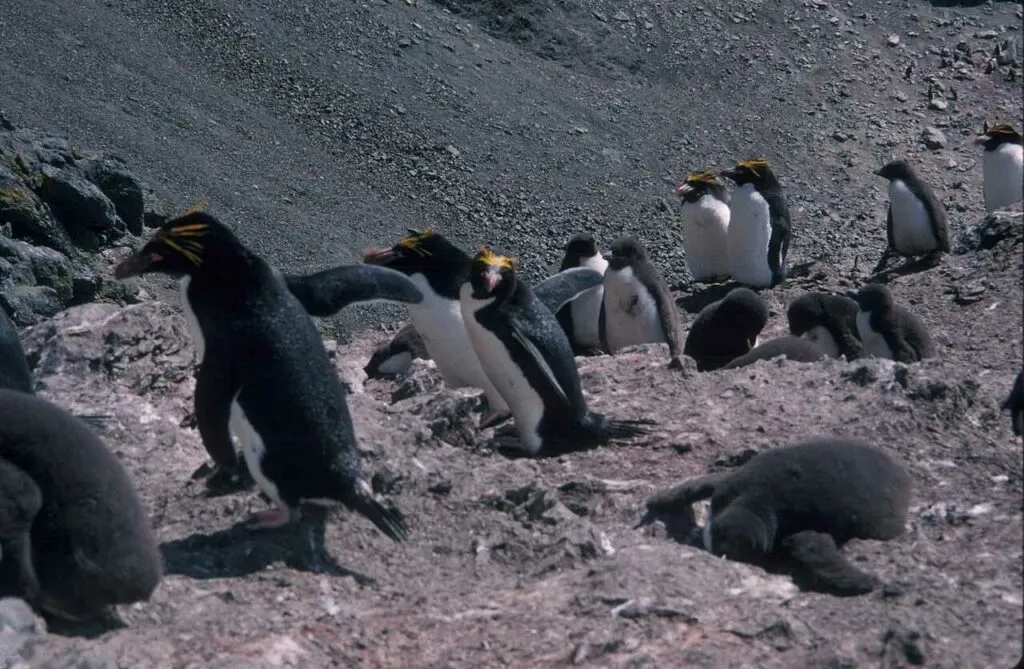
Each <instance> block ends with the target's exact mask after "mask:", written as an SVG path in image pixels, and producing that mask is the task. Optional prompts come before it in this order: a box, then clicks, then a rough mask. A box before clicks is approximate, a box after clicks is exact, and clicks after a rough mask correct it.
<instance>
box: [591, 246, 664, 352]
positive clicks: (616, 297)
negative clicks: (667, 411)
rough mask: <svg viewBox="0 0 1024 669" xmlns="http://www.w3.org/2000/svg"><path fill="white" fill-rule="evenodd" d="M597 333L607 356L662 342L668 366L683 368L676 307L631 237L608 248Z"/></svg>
mask: <svg viewBox="0 0 1024 669" xmlns="http://www.w3.org/2000/svg"><path fill="white" fill-rule="evenodd" d="M599 331H600V333H601V345H602V347H603V348H604V350H606V351H607V352H608V353H610V354H613V355H614V354H615V352H616V351H618V350H619V349H621V348H625V347H626V346H633V345H635V344H657V343H662V342H664V343H666V344H668V351H669V356H670V362H669V365H670V366H671V367H673V368H681V367H682V360H681V359H680V356H681V355H682V354H683V347H682V326H681V325H680V324H679V308H678V307H676V303H675V300H673V299H672V293H671V292H670V291H669V289H668V285H666V284H665V280H664V279H663V278H662V276H661V272H659V271H658V268H657V267H655V266H654V263H652V262H651V260H650V258H648V257H647V250H646V249H645V248H644V246H643V244H641V243H640V240H638V239H637V238H636V237H632V236H625V237H620V238H619V239H617V240H616V241H615V243H614V244H612V247H611V259H610V260H609V261H608V269H607V270H605V273H604V299H603V301H602V303H601V315H600V321H599Z"/></svg>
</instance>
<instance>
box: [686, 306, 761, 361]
mask: <svg viewBox="0 0 1024 669" xmlns="http://www.w3.org/2000/svg"><path fill="white" fill-rule="evenodd" d="M767 323H768V305H766V304H765V303H764V300H762V299H761V298H760V297H759V296H758V295H757V293H755V292H754V291H752V290H750V289H749V288H743V287H740V288H733V289H732V290H730V291H729V293H728V294H727V295H726V296H725V297H723V298H722V299H720V300H717V301H715V302H712V303H711V304H709V305H707V306H706V307H704V308H703V309H701V310H700V313H699V314H697V318H695V319H694V321H693V323H692V324H691V325H690V332H689V333H687V335H686V345H685V346H684V348H683V353H685V354H686V355H688V356H690V357H691V358H693V359H694V360H695V361H696V362H697V371H700V372H709V371H712V370H715V369H720V368H722V367H724V366H726V365H727V364H729V363H730V362H731V361H732V360H734V359H736V358H738V357H740V356H741V355H745V354H746V353H748V352H749V351H750V350H751V349H752V348H754V347H755V346H756V345H757V337H758V335H759V334H760V333H761V330H763V329H764V326H765V325H766V324H767Z"/></svg>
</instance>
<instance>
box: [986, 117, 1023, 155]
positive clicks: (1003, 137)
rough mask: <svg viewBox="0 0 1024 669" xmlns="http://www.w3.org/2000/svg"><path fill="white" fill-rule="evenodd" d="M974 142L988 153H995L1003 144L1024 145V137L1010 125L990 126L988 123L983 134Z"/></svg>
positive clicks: (998, 124)
mask: <svg viewBox="0 0 1024 669" xmlns="http://www.w3.org/2000/svg"><path fill="white" fill-rule="evenodd" d="M974 141H975V142H977V143H978V144H981V145H982V146H983V147H985V150H986V151H995V150H996V149H998V148H999V147H1000V146H1002V145H1003V144H1024V136H1022V135H1021V134H1020V133H1019V132H1017V131H1016V130H1014V129H1013V126H1012V125H1010V124H1009V123H997V124H996V125H992V126H990V125H989V124H988V121H986V122H985V125H984V126H982V129H981V134H980V135H978V136H977V137H975V138H974Z"/></svg>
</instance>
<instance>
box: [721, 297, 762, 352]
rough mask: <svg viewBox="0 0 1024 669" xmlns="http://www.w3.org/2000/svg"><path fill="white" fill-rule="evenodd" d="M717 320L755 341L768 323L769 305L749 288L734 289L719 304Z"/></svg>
mask: <svg viewBox="0 0 1024 669" xmlns="http://www.w3.org/2000/svg"><path fill="white" fill-rule="evenodd" d="M715 320H716V321H718V322H726V323H728V324H729V325H730V327H731V328H732V329H733V330H735V331H736V332H741V333H743V334H744V335H746V336H747V337H748V338H749V339H750V340H751V341H753V340H754V339H755V338H756V337H757V335H758V334H760V332H761V330H763V329H764V326H765V325H766V324H767V323H768V305H767V304H765V303H764V300H762V299H761V298H760V296H759V295H758V294H757V293H755V292H754V291H752V290H751V289H749V288H743V287H740V288H733V289H732V290H730V291H729V293H728V294H727V295H726V296H725V297H723V298H722V300H721V301H720V302H719V303H718V307H717V308H716V309H715Z"/></svg>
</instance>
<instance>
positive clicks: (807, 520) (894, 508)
mask: <svg viewBox="0 0 1024 669" xmlns="http://www.w3.org/2000/svg"><path fill="white" fill-rule="evenodd" d="M911 495H912V484H911V480H910V476H909V475H908V474H907V472H906V470H905V469H904V468H903V467H902V466H901V465H900V464H899V463H898V462H896V461H895V460H893V459H892V458H890V457H889V456H888V455H887V454H886V453H884V452H883V451H881V450H879V449H877V448H875V447H873V446H871V445H869V444H866V443H864V442H860V441H856V440H851V439H836V438H822V439H814V440H811V441H806V442H802V443H798V444H793V445H790V446H780V447H777V448H772V449H770V450H767V451H764V452H762V453H759V454H758V455H756V456H754V457H753V458H752V459H751V460H750V461H748V462H747V463H746V464H745V465H743V466H742V467H739V468H738V469H735V470H733V471H727V472H720V473H716V474H708V475H706V476H702V477H699V478H696V479H692V480H690V481H686V482H684V483H682V484H680V485H677V486H675V487H672V488H668V489H666V490H663V491H660V492H658V493H655V494H654V495H653V496H652V497H651V498H650V499H648V501H647V515H646V516H645V518H644V520H643V521H641V523H642V524H646V523H647V522H649V521H650V520H653V519H654V518H657V517H659V516H664V515H665V514H671V515H674V514H678V513H685V512H686V511H687V510H688V507H689V506H690V505H691V504H693V503H694V502H697V501H700V500H703V499H707V498H709V497H710V498H711V511H710V514H709V517H708V522H707V524H705V526H704V538H705V546H704V547H705V550H707V551H709V552H711V553H714V554H715V555H724V556H725V557H727V558H729V559H730V560H738V561H743V562H749V563H753V564H761V565H765V566H768V565H779V566H783V565H784V566H787V567H790V569H791V570H792V571H793V572H795V573H793V576H794V577H795V580H797V582H798V584H799V585H800V586H801V587H804V588H807V589H812V590H819V591H824V592H828V593H831V594H836V595H859V594H864V593H867V592H870V591H872V590H874V589H875V588H877V587H878V586H879V585H881V583H880V582H879V580H878V579H877V578H876V577H875V576H872V575H870V574H867V573H864V572H862V571H860V570H859V569H857V568H856V567H854V566H853V565H851V564H850V563H849V562H847V561H846V559H845V558H843V556H842V554H841V553H840V552H839V549H840V548H842V546H843V545H844V544H845V543H847V542H848V541H849V540H850V539H877V540H883V541H884V540H888V539H894V538H896V537H898V536H900V535H901V534H903V532H904V525H905V522H906V516H907V510H908V508H909V505H910V499H911ZM691 513H692V512H691Z"/></svg>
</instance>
